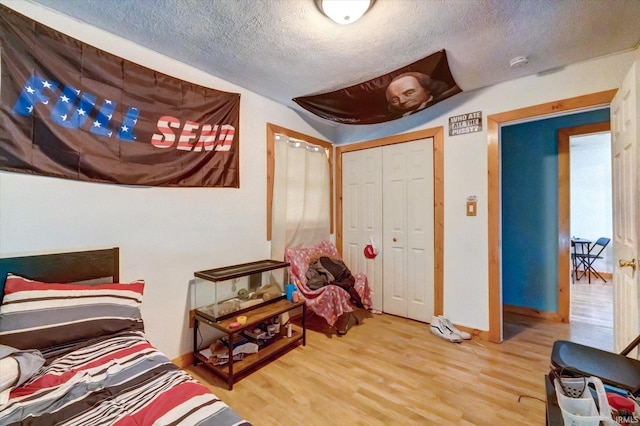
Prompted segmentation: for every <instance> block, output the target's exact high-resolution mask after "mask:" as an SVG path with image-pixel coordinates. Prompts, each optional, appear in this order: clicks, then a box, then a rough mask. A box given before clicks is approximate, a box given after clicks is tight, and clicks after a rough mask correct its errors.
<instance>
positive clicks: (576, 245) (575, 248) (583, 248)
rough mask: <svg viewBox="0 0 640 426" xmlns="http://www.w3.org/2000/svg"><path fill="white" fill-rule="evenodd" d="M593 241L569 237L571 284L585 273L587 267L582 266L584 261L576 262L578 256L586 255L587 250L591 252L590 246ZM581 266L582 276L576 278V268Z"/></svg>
mask: <svg viewBox="0 0 640 426" xmlns="http://www.w3.org/2000/svg"><path fill="white" fill-rule="evenodd" d="M592 243H593V241H591V240H587V239H585V238H579V237H571V250H572V252H571V266H572V269H573V270H572V272H571V282H572V283H573V282H575V280H580V279H581V278H582V277H584V276H585V274H586V273H587V267H586V265H585V264H584V260H578V257H577V255H578V254H587V253H589V250H591V244H592ZM581 265H582V275H581V276H578V267H579V266H581Z"/></svg>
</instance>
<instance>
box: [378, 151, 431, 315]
mask: <svg viewBox="0 0 640 426" xmlns="http://www.w3.org/2000/svg"><path fill="white" fill-rule="evenodd" d="M382 163H383V165H382V175H383V194H384V195H383V197H384V202H383V218H384V225H383V229H384V230H383V244H382V246H383V253H382V255H383V263H384V271H383V276H384V296H383V299H384V300H383V306H384V308H383V310H384V312H387V313H390V314H394V315H399V316H403V317H407V318H411V319H415V320H419V321H425V322H428V321H431V316H432V315H433V306H434V301H433V286H434V283H433V275H434V274H433V268H434V261H433V257H434V248H433V245H434V235H433V230H434V222H433V220H434V219H433V139H431V138H429V139H424V140H418V141H413V142H406V143H401V144H396V145H387V146H384V147H383V161H382Z"/></svg>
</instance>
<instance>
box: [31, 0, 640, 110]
mask: <svg viewBox="0 0 640 426" xmlns="http://www.w3.org/2000/svg"><path fill="white" fill-rule="evenodd" d="M34 1H35V2H36V3H40V4H42V5H45V6H47V7H49V8H52V9H55V10H57V11H60V12H62V13H64V14H66V15H69V16H71V17H74V18H76V19H78V20H80V21H84V22H87V23H89V24H91V25H94V26H96V27H98V28H101V29H104V30H106V31H108V32H111V33H113V34H117V35H119V36H122V37H126V38H127V39H130V40H132V41H134V42H136V43H138V44H140V45H142V46H145V47H147V48H150V49H152V50H155V51H158V52H161V53H163V54H165V55H167V56H169V57H172V58H175V59H177V60H179V61H182V62H184V63H187V64H189V65H192V66H194V67H196V68H199V69H202V70H203V71H206V72H208V73H210V74H213V75H215V76H218V77H220V78H222V79H224V80H227V81H229V82H232V83H235V84H237V85H239V86H242V87H244V88H247V89H249V90H251V91H253V92H256V93H259V94H262V95H264V96H266V97H268V98H271V99H273V100H275V101H277V102H279V103H282V104H284V105H287V106H289V107H291V108H294V109H296V110H300V107H299V106H297V105H296V104H295V103H293V102H292V101H291V99H292V98H294V97H298V96H305V95H310V94H316V93H322V92H327V91H331V90H335V89H339V88H341V87H345V86H349V85H352V84H355V83H359V82H361V81H365V80H368V79H370V78H373V77H376V76H379V75H382V74H385V73H387V72H389V71H393V70H395V69H397V68H400V67H402V66H405V65H408V64H410V63H412V62H414V61H416V60H418V59H421V58H423V57H426V56H428V55H430V54H432V53H434V52H436V51H438V50H441V49H446V51H447V57H448V59H449V66H450V68H451V72H452V74H453V76H454V78H455V80H456V82H457V83H458V86H460V88H462V89H463V90H464V91H469V90H473V89H478V88H481V87H485V86H489V85H492V84H496V83H499V82H502V81H506V80H510V79H514V78H518V77H522V76H525V75H530V74H535V73H539V72H543V71H547V70H551V69H555V68H559V67H563V66H565V65H568V64H571V63H574V62H579V61H584V60H587V59H590V58H595V57H598V56H603V55H607V54H611V53H615V52H620V51H624V50H627V49H631V48H634V47H636V46H637V45H638V43H639V41H640V25H639V24H640V0H377V1H376V2H375V4H374V5H373V8H372V9H371V10H370V11H369V12H368V13H367V14H366V15H365V16H364V17H363V18H362V19H361V20H360V21H358V22H356V23H354V24H351V25H346V26H342V25H338V24H335V23H334V22H332V21H330V20H329V19H328V18H326V17H325V16H324V15H322V14H321V13H320V12H319V11H318V9H317V8H316V6H315V3H314V0H34ZM519 55H524V56H527V57H528V58H529V63H528V64H527V65H525V66H523V67H519V68H515V69H512V68H510V66H509V61H510V60H511V59H512V58H514V57H515V56H519ZM453 99H455V97H454V98H452V100H453ZM450 101H451V100H450Z"/></svg>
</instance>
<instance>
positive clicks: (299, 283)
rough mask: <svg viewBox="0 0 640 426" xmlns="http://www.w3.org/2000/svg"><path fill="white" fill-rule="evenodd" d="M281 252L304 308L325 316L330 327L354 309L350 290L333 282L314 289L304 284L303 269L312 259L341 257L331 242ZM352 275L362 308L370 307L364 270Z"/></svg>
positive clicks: (304, 275) (305, 270) (369, 296)
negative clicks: (304, 303)
mask: <svg viewBox="0 0 640 426" xmlns="http://www.w3.org/2000/svg"><path fill="white" fill-rule="evenodd" d="M284 253H285V254H284V259H285V261H287V262H289V263H290V264H291V281H292V282H293V283H294V284H295V285H296V287H298V291H299V292H300V294H301V296H302V297H303V299H304V300H305V301H306V304H307V308H309V309H310V310H311V311H313V312H314V313H315V314H316V315H318V316H320V317H322V318H324V319H325V320H326V321H327V324H329V325H330V326H333V325H334V324H335V323H336V321H337V320H338V317H340V315H342V314H344V313H346V312H352V311H354V310H355V309H356V306H355V305H354V304H353V302H351V300H350V299H351V297H350V296H349V293H348V292H347V291H346V290H344V289H342V288H340V287H338V286H336V285H326V286H324V287H321V288H319V289H317V290H312V289H310V288H309V287H308V286H307V277H306V272H307V269H309V263H310V261H311V260H312V259H315V258H318V257H319V256H328V257H332V258H334V259H340V254H339V253H338V250H337V249H336V246H335V245H333V243H332V242H331V241H322V242H320V243H318V244H316V245H315V246H313V247H308V248H287V249H285V252H284ZM352 275H353V277H354V278H355V284H354V287H355V289H356V291H357V292H358V294H359V295H360V299H361V300H362V304H363V306H364V308H365V309H369V308H371V290H370V289H369V282H368V281H367V276H366V275H365V274H363V273H353V271H352Z"/></svg>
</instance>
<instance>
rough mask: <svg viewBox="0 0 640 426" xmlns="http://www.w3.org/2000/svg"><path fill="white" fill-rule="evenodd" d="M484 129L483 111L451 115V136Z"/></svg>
mask: <svg viewBox="0 0 640 426" xmlns="http://www.w3.org/2000/svg"><path fill="white" fill-rule="evenodd" d="M481 130H482V111H476V112H470V113H468V114H460V115H454V116H453V117H449V136H457V135H464V134H467V133H474V132H479V131H481Z"/></svg>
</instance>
